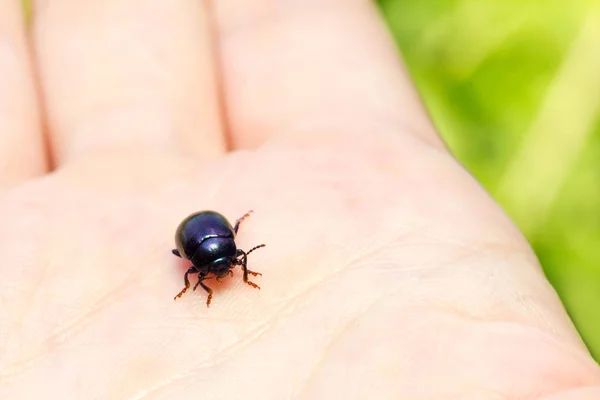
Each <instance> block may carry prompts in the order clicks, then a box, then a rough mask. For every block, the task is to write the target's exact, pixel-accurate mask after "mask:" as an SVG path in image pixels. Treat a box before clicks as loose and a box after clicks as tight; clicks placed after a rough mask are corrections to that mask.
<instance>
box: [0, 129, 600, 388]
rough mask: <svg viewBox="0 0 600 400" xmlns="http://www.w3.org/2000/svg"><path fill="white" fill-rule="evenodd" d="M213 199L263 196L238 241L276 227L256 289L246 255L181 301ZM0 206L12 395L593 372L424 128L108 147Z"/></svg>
mask: <svg viewBox="0 0 600 400" xmlns="http://www.w3.org/2000/svg"><path fill="white" fill-rule="evenodd" d="M357 142H358V141H357ZM398 154H401V155H402V156H400V157H399V156H398ZM138 157H139V159H138V161H139V163H135V164H139V165H144V166H145V167H144V168H136V169H133V170H132V169H131V168H130V167H127V166H128V165H131V160H132V159H134V160H135V159H136V158H138ZM413 157H414V158H413ZM107 165H111V168H112V169H114V171H122V170H126V171H127V173H126V174H120V175H117V174H107V173H106V166H107ZM408 165H410V168H408V167H407V166H408ZM148 166H150V167H148ZM199 205H201V206H202V207H204V208H212V209H218V210H220V211H222V212H224V213H225V214H226V215H228V216H231V217H230V218H231V219H232V220H233V219H234V218H236V217H237V216H238V214H241V213H243V210H245V209H246V208H249V207H252V208H254V209H255V214H254V215H252V216H251V217H250V218H248V219H247V220H246V221H244V223H243V224H242V226H241V228H240V233H239V235H238V244H239V245H240V246H241V247H242V248H249V247H251V246H253V245H254V244H257V243H258V242H264V243H267V245H268V246H267V247H266V248H265V249H261V251H260V252H258V251H257V252H255V253H254V254H252V256H253V257H251V258H250V260H249V264H250V266H251V268H253V269H255V270H257V271H260V272H262V273H263V276H262V277H258V278H256V279H255V281H256V282H257V283H259V285H260V286H261V287H262V289H261V290H260V291H258V290H254V289H252V288H250V287H249V286H246V285H244V284H243V282H242V280H241V273H240V271H239V269H238V270H237V271H235V274H234V277H233V278H227V279H224V280H223V282H222V283H217V282H215V281H214V280H212V281H210V280H209V281H207V284H208V285H209V286H211V287H212V288H213V289H214V290H215V297H214V299H213V304H212V307H211V308H207V307H206V306H205V304H204V303H205V299H206V294H205V293H204V292H203V291H196V292H191V291H190V292H188V293H187V294H186V295H185V296H183V297H182V298H181V299H179V301H177V302H175V301H173V300H172V296H173V295H174V294H176V293H177V291H178V290H179V289H180V287H181V285H182V275H183V271H184V270H185V265H184V263H182V262H180V261H179V259H177V258H176V257H174V256H173V255H172V254H171V252H170V249H171V247H172V244H173V233H174V231H175V228H176V226H177V224H178V222H179V220H181V219H182V218H183V217H185V216H186V215H187V214H188V213H190V212H193V211H196V210H197V209H198V207H199ZM0 208H1V209H2V220H3V221H4V223H3V224H2V227H1V228H0V235H1V236H0V243H1V246H2V248H1V251H0V254H1V259H0V265H1V266H2V276H3V279H2V291H1V292H2V293H3V310H5V311H4V315H3V320H4V321H5V323H4V324H3V326H4V329H3V330H4V332H3V335H2V336H3V337H4V351H3V356H2V357H3V361H2V365H4V366H5V367H6V366H9V368H8V369H5V370H4V371H5V376H4V377H3V380H4V382H5V383H4V385H3V386H2V391H3V392H4V394H5V395H4V396H2V397H3V398H37V397H42V398H43V397H44V393H48V391H50V392H52V393H55V394H57V393H62V396H63V398H94V397H95V396H98V397H99V398H148V399H150V398H151V399H161V398H195V397H196V396H201V397H202V398H240V396H242V395H243V396H244V397H245V398H263V399H281V398H367V397H369V398H412V399H419V398H423V399H426V398H427V399H432V398H439V399H446V398H448V399H452V398H495V397H494V396H505V397H498V398H510V397H511V396H513V397H518V396H533V395H538V394H547V393H554V392H558V391H561V390H565V389H567V388H570V387H576V386H581V385H586V384H587V383H588V382H593V381H594V379H597V375H595V374H596V371H595V369H594V368H593V366H592V365H591V363H592V362H591V360H590V359H589V358H587V357H586V354H585V352H584V350H583V348H582V346H581V344H580V343H578V342H577V341H575V340H573V339H572V335H571V332H569V331H568V330H567V329H564V330H559V329H556V327H557V326H562V325H565V326H568V325H566V324H564V321H561V320H560V318H561V316H562V311H561V306H560V304H559V303H558V301H557V300H556V298H555V295H554V293H553V292H552V290H551V289H550V287H549V286H548V285H547V284H546V283H545V282H543V281H542V279H541V272H540V271H539V268H538V267H537V265H536V264H535V261H534V257H533V255H532V254H531V253H530V251H529V249H528V247H527V246H526V245H525V243H524V241H523V239H522V238H521V236H520V235H519V234H518V232H517V231H516V230H515V229H514V228H513V227H512V226H511V224H510V223H509V222H508V221H507V220H506V218H505V217H504V216H503V214H501V212H500V211H499V210H498V208H497V207H496V206H495V205H494V204H493V203H492V202H491V200H489V198H488V197H487V196H486V195H485V194H484V193H483V192H482V191H481V190H480V189H479V187H478V186H477V185H476V184H475V183H474V182H473V181H472V180H471V178H470V177H469V176H467V174H466V173H465V172H464V171H463V170H462V169H460V168H459V167H458V166H457V164H456V163H455V162H454V161H453V160H452V158H451V157H449V156H448V155H446V154H444V153H442V152H440V151H438V150H435V149H432V148H431V147H429V146H427V145H424V144H423V143H421V142H418V141H414V142H410V141H402V140H399V139H397V138H395V137H392V138H390V140H389V141H388V143H386V144H384V145H382V144H380V143H368V141H367V143H360V146H358V143H357V146H355V145H354V144H348V143H347V142H346V143H345V144H341V145H339V146H338V145H337V144H335V143H332V144H330V145H323V146H320V147H301V146H295V145H294V143H293V142H290V141H287V142H284V141H279V142H278V143H275V142H273V143H269V144H267V145H265V146H263V147H262V148H260V149H259V150H257V151H254V152H244V153H233V154H231V155H229V156H227V157H225V158H223V159H221V160H218V161H216V162H212V163H205V164H200V163H196V162H190V161H186V160H183V159H177V158H174V157H172V158H169V157H164V156H156V155H153V154H138V155H128V156H127V157H126V158H123V157H121V156H119V155H116V154H113V155H102V156H99V157H96V158H93V159H91V160H86V161H84V162H79V163H76V164H74V165H72V166H70V167H69V168H65V169H64V170H61V171H59V172H57V173H56V174H55V175H53V176H49V177H48V178H45V179H43V180H40V181H37V182H32V183H31V184H29V185H26V186H23V187H21V188H19V189H15V190H14V191H12V192H11V193H8V194H7V195H5V196H4V198H3V201H2V205H1V207H0ZM192 282H194V281H193V280H192ZM536 285H541V286H542V287H541V288H540V289H539V290H538V291H537V292H536V293H535V294H533V292H532V291H531V290H530V289H528V288H529V287H531V286H534V287H535V286H536ZM400 377H402V378H401V379H400ZM70 379H75V380H73V381H72V382H76V383H74V384H66V382H67V381H68V380H70ZM432 382H436V384H432ZM337 396H341V397H337ZM370 396H374V397H370ZM524 398H527V397H524ZM531 398H533V397H531Z"/></svg>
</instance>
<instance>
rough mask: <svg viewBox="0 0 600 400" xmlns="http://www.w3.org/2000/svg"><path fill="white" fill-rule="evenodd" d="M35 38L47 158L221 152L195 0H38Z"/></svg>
mask: <svg viewBox="0 0 600 400" xmlns="http://www.w3.org/2000/svg"><path fill="white" fill-rule="evenodd" d="M36 4H37V7H36V8H35V9H34V12H35V20H36V22H35V43H36V48H37V56H38V58H39V62H40V70H41V78H42V84H43V88H44V93H45V100H46V103H47V107H48V110H47V111H48V121H49V127H50V130H51V139H52V145H53V148H54V151H55V153H56V158H57V159H59V160H61V161H63V160H65V159H69V158H72V157H77V156H80V155H84V154H88V153H90V152H95V151H99V150H103V151H104V150H108V151H112V150H117V151H119V150H132V149H136V150H137V149H147V148H149V149H153V150H159V151H175V150H180V151H183V152H185V153H187V154H190V155H194V156H197V157H201V158H210V157H213V156H215V154H217V153H218V152H221V151H223V148H224V146H223V137H222V135H221V131H220V116H219V108H218V104H217V101H216V98H217V97H216V85H215V79H214V67H213V58H212V55H211V48H210V37H209V34H208V24H207V18H206V17H207V14H206V9H205V7H204V6H203V2H201V1H162V0H134V1H121V0H107V1H93V0H83V1H82V0H59V1H51V2H44V1H38V2H37V3H36Z"/></svg>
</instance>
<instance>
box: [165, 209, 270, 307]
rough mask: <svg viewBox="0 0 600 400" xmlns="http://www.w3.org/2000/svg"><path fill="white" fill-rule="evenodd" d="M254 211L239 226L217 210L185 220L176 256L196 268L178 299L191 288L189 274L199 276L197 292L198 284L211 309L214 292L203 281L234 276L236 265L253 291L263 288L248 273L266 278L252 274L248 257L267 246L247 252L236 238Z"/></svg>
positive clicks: (181, 226) (192, 270)
mask: <svg viewBox="0 0 600 400" xmlns="http://www.w3.org/2000/svg"><path fill="white" fill-rule="evenodd" d="M251 213H252V210H250V211H248V212H247V213H246V214H244V215H243V216H242V217H241V218H239V219H238V220H237V221H235V225H234V226H233V227H231V224H230V223H229V221H227V219H226V218H225V217H224V216H222V215H221V214H219V213H217V212H215V211H200V212H197V213H194V214H192V215H190V216H189V217H187V218H186V219H184V220H183V221H182V222H181V223H180V224H179V226H178V227H177V232H176V233H175V246H176V247H177V248H176V249H173V254H175V255H176V256H177V257H181V258H183V259H185V260H190V261H191V262H192V266H191V267H190V269H188V270H187V271H186V273H185V276H184V278H183V279H184V281H185V287H184V288H183V289H182V290H181V292H179V294H178V295H177V296H175V300H176V299H177V298H179V297H181V296H182V295H183V294H184V293H185V292H186V291H187V290H188V289H189V288H190V281H189V279H188V275H189V274H196V273H197V274H198V282H197V283H196V285H195V286H194V289H193V290H196V288H197V287H198V285H200V286H202V289H204V290H206V292H207V293H208V298H207V299H206V306H207V307H209V306H210V301H211V299H212V295H213V291H212V289H211V288H209V287H208V286H206V285H205V284H204V283H202V281H205V280H207V279H210V277H208V275H209V274H212V275H214V276H215V277H216V279H217V281H219V280H220V279H221V278H223V277H225V276H226V275H232V276H233V272H232V271H231V270H232V269H233V268H235V266H236V265H240V266H241V267H242V271H243V273H244V282H246V283H247V284H248V285H250V286H252V287H253V288H257V289H260V287H259V286H258V285H257V284H255V283H254V282H250V281H249V280H248V274H252V275H254V276H257V275H262V274H261V273H259V272H254V271H250V270H249V269H248V268H247V263H248V254H250V253H252V252H253V251H254V250H256V249H259V248H261V247H265V245H264V244H261V245H258V246H256V247H253V248H251V249H250V250H248V251H247V252H246V251H244V250H241V249H238V248H237V246H236V244H235V241H234V238H235V235H236V234H237V231H238V228H239V226H240V223H241V222H242V221H243V220H244V219H246V218H247V217H248V216H249V215H250V214H251Z"/></svg>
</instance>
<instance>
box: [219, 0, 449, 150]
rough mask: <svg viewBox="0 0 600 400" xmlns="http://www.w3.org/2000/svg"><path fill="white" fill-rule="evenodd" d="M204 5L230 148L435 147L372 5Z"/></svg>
mask: <svg viewBox="0 0 600 400" xmlns="http://www.w3.org/2000/svg"><path fill="white" fill-rule="evenodd" d="M213 3H214V4H213V8H214V10H215V12H216V16H217V27H218V36H219V43H220V51H221V53H220V56H221V65H222V68H223V74H222V79H223V87H224V93H225V99H226V107H225V109H226V110H227V113H228V115H227V116H228V120H229V127H230V129H231V131H230V133H231V136H232V142H233V143H234V145H235V146H237V147H254V146H257V145H260V144H261V143H262V142H264V141H265V140H267V139H269V138H270V137H273V136H276V135H283V134H287V135H292V136H302V137H308V138H310V140H316V139H317V138H323V135H325V136H327V135H331V134H343V135H345V136H346V135H351V134H356V135H365V134H373V133H374V132H378V131H388V132H389V131H394V132H403V134H406V135H410V136H414V137H417V138H419V139H421V140H424V141H426V142H429V143H434V144H436V145H441V144H442V142H441V139H440V138H439V136H438V135H437V133H436V132H435V130H434V128H433V127H432V125H431V123H430V121H429V119H428V116H427V114H426V112H425V110H424V108H423V106H422V104H421V102H420V99H419V97H418V95H417V94H416V91H415V90H414V88H413V84H412V82H411V80H410V78H409V76H408V74H407V73H406V69H405V67H404V65H403V63H402V61H401V59H400V57H399V56H398V54H397V51H396V49H395V46H394V44H393V41H392V40H391V38H390V37H389V35H388V32H387V30H386V28H385V25H384V23H383V21H382V18H381V17H380V15H379V14H378V12H377V9H376V6H375V4H374V3H373V2H372V1H367V0H354V1H339V0H292V1H285V2H278V1H275V0H219V1H214V2H213Z"/></svg>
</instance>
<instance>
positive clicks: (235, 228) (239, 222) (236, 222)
mask: <svg viewBox="0 0 600 400" xmlns="http://www.w3.org/2000/svg"><path fill="white" fill-rule="evenodd" d="M253 212H254V211H252V210H250V211H248V212H247V213H246V214H244V215H242V216H241V217H240V218H238V219H237V221H235V225H234V226H233V231H234V232H235V233H236V234H237V231H238V228H239V227H240V224H241V223H242V221H243V220H245V219H246V218H248V217H249V216H250V214H252V213H253Z"/></svg>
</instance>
